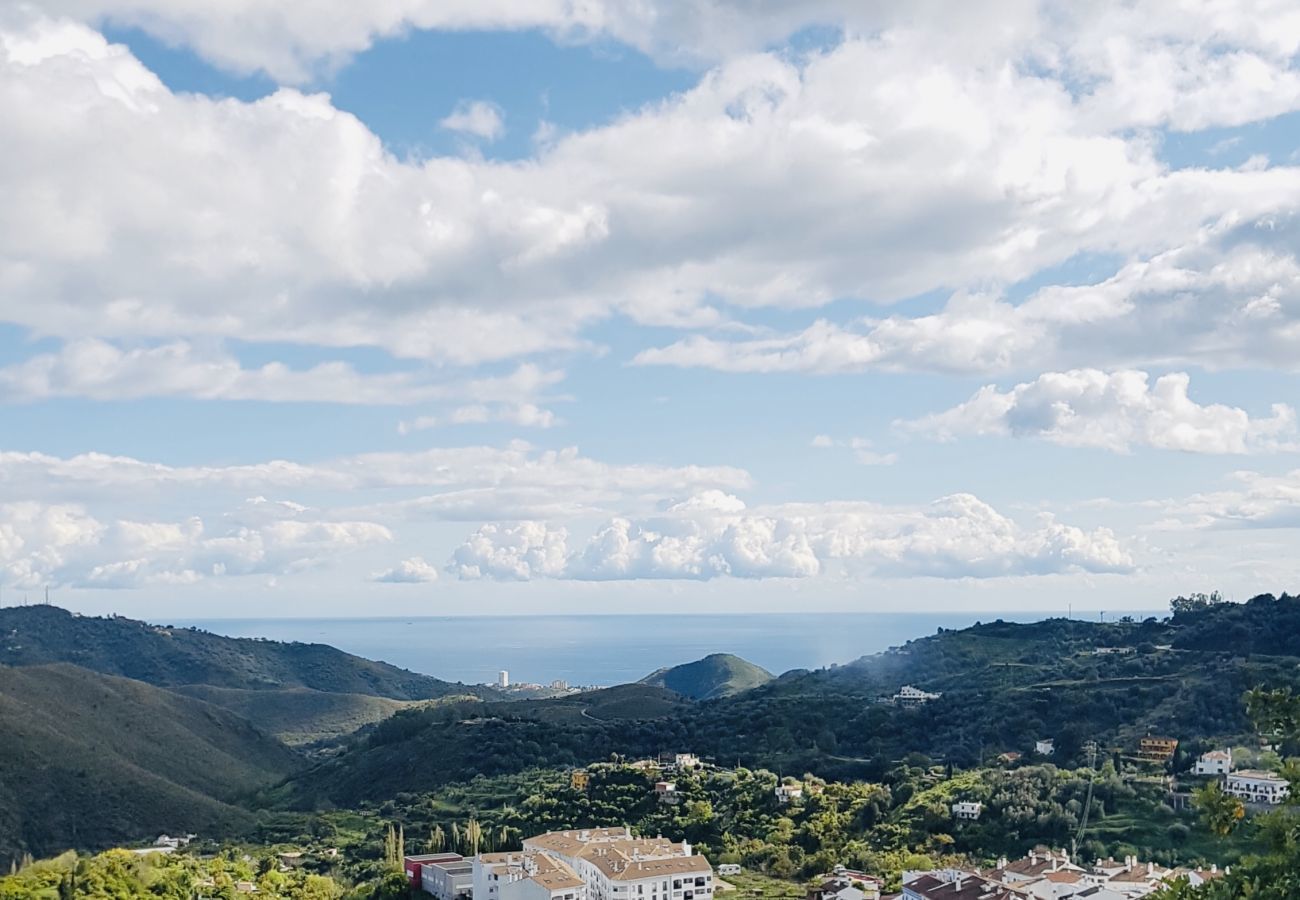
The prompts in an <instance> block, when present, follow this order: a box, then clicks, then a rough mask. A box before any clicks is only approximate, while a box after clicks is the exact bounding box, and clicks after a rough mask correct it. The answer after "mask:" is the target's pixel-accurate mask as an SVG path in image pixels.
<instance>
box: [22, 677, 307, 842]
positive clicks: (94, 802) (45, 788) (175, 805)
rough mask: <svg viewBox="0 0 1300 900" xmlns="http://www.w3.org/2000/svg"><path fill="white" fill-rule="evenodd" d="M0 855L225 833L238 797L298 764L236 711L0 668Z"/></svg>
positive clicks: (140, 688) (244, 821) (111, 683)
mask: <svg viewBox="0 0 1300 900" xmlns="http://www.w3.org/2000/svg"><path fill="white" fill-rule="evenodd" d="M0 735H3V739H0V860H3V861H6V862H7V861H8V859H10V858H12V857H14V856H17V855H19V854H21V853H24V852H30V853H33V854H35V855H44V854H49V853H53V852H57V851H60V850H64V849H66V848H68V847H69V846H74V847H104V846H107V845H111V844H114V843H117V842H121V841H126V840H136V839H139V838H140V837H141V836H142V835H141V830H142V827H148V828H151V829H157V830H156V831H154V834H157V831H161V830H164V829H166V830H172V831H178V832H185V831H187V830H188V831H196V832H201V833H204V834H226V833H231V832H232V831H236V830H239V829H242V828H246V827H248V826H249V824H250V822H251V819H252V817H251V815H250V814H249V813H248V812H247V811H246V810H245V809H243V808H241V807H239V806H237V805H236V804H237V803H238V802H239V801H240V800H241V799H242V798H243V797H244V796H245V795H247V794H250V793H252V792H253V791H254V790H256V789H258V788H260V787H263V786H265V785H267V784H269V783H271V782H274V781H278V780H280V779H281V778H283V777H284V776H285V775H287V774H289V773H290V772H291V771H293V770H294V769H295V768H296V767H298V766H299V765H300V763H301V760H300V758H299V757H298V756H297V755H296V754H295V753H293V752H292V751H291V750H289V749H288V748H287V747H285V746H284V745H283V744H281V743H280V742H278V741H276V740H275V739H274V738H271V737H269V736H268V735H265V734H263V733H262V732H260V731H257V730H256V729H254V728H253V727H252V726H250V725H249V724H248V723H247V722H245V721H244V720H242V719H240V718H239V717H238V716H236V715H234V714H232V713H230V712H227V711H226V710H224V709H221V708H219V707H215V706H212V705H210V704H207V703H204V702H202V701H200V700H195V699H192V698H189V697H182V696H180V695H179V694H173V693H171V692H169V691H164V690H161V689H159V688H155V687H152V686H151V685H147V684H144V683H142V682H139V681H131V680H129V679H125V678H114V677H110V676H107V675H100V674H97V673H95V672H89V671H87V670H85V669H79V668H77V667H75V666H68V665H55V666H31V667H26V668H21V669H17V668H9V667H6V666H0Z"/></svg>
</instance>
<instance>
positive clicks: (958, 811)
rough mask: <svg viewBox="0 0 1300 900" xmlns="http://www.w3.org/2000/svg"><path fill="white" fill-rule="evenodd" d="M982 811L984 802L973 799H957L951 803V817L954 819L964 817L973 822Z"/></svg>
mask: <svg viewBox="0 0 1300 900" xmlns="http://www.w3.org/2000/svg"><path fill="white" fill-rule="evenodd" d="M983 811H984V804H983V803H979V802H977V801H975V800H959V801H958V802H956V803H954V804H953V805H952V817H953V818H954V819H966V820H968V821H971V822H974V821H976V820H978V819H979V817H980V813H982V812H983Z"/></svg>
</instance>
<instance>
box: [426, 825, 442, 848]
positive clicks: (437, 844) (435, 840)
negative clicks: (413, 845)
mask: <svg viewBox="0 0 1300 900" xmlns="http://www.w3.org/2000/svg"><path fill="white" fill-rule="evenodd" d="M424 846H425V847H426V848H427V849H428V851H429V852H430V853H441V852H442V851H443V850H444V849H445V848H446V846H447V832H445V831H443V830H442V826H441V825H434V826H433V830H432V831H430V832H429V840H428V841H426V842H425V845H424Z"/></svg>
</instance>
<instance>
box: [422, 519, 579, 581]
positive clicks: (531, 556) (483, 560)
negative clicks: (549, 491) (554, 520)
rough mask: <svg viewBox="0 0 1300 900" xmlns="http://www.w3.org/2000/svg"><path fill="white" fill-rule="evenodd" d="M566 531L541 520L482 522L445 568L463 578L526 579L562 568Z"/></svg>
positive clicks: (544, 575) (458, 548)
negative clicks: (504, 523)
mask: <svg viewBox="0 0 1300 900" xmlns="http://www.w3.org/2000/svg"><path fill="white" fill-rule="evenodd" d="M567 539H568V532H567V531H566V530H565V529H564V528H563V527H562V526H552V525H548V524H546V523H544V522H519V523H517V524H514V525H491V524H489V525H484V526H482V527H481V528H479V529H478V530H477V531H475V532H474V533H473V534H472V535H470V536H469V538H468V539H467V540H466V541H465V543H464V544H462V545H461V546H459V547H457V548H456V550H455V552H454V553H452V556H451V562H450V563H448V565H447V570H448V571H449V572H452V573H454V574H455V575H457V576H458V577H460V578H462V579H474V578H496V579H501V580H505V581H527V580H528V579H530V578H533V577H538V578H541V577H547V576H551V577H554V576H557V575H559V574H561V573H562V572H563V571H564V563H565V558H564V557H565V542H566V540H567Z"/></svg>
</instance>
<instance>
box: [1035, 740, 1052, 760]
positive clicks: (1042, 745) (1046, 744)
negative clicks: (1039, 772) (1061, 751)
mask: <svg viewBox="0 0 1300 900" xmlns="http://www.w3.org/2000/svg"><path fill="white" fill-rule="evenodd" d="M1034 752H1035V753H1037V754H1039V755H1041V756H1051V755H1052V754H1053V753H1055V752H1056V740H1055V739H1054V738H1048V739H1047V740H1045V741H1034Z"/></svg>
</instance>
